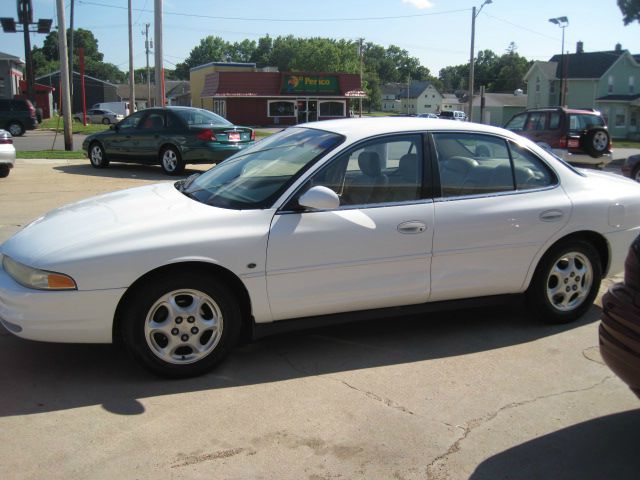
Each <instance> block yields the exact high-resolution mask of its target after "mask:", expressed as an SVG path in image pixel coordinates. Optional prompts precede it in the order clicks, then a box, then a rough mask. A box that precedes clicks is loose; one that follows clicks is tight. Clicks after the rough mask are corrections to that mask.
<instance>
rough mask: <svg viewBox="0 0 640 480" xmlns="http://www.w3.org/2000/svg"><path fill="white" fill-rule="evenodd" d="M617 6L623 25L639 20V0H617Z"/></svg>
mask: <svg viewBox="0 0 640 480" xmlns="http://www.w3.org/2000/svg"><path fill="white" fill-rule="evenodd" d="M618 7H620V11H621V12H622V20H623V21H624V24H625V25H629V24H630V23H632V22H634V21H635V22H640V0H618Z"/></svg>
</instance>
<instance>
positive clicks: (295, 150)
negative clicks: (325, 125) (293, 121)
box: [177, 128, 344, 210]
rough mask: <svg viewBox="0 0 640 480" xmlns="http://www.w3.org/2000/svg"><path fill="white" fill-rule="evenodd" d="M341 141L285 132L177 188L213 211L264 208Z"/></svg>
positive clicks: (317, 134)
mask: <svg viewBox="0 0 640 480" xmlns="http://www.w3.org/2000/svg"><path fill="white" fill-rule="evenodd" d="M343 140H344V137H342V136H341V135H338V134H335V133H331V132H325V131H322V130H315V129H310V128H289V129H287V130H283V131H282V132H279V133H276V134H275V135H272V136H271V137H268V138H266V139H264V140H262V141H260V142H258V143H256V144H255V145H254V146H252V147H250V148H248V149H247V150H243V151H242V153H239V154H236V155H234V156H233V157H231V158H228V159H227V160H225V161H224V162H222V163H220V164H218V165H216V166H215V167H213V168H212V169H211V170H208V171H207V172H205V173H203V174H202V175H200V176H199V177H197V178H195V179H193V180H192V181H190V182H188V183H185V184H182V186H181V184H180V183H178V184H177V187H178V188H181V189H182V192H183V193H184V194H185V195H187V196H189V197H191V198H193V199H194V200H197V201H199V202H202V203H205V204H207V205H211V206H214V207H221V208H232V209H237V210H245V209H257V208H268V207H269V206H271V204H272V203H273V202H274V201H275V200H276V199H277V198H278V197H279V196H280V195H281V194H282V193H283V192H284V190H285V189H286V188H287V187H288V186H289V185H290V184H291V183H292V182H293V181H294V180H295V179H296V178H298V176H299V175H300V174H301V173H302V172H304V171H305V170H306V169H307V168H309V167H310V166H311V165H313V163H314V162H315V161H316V160H318V159H319V158H321V157H323V156H324V155H326V154H327V153H328V152H330V151H331V150H333V149H334V148H335V147H336V146H337V145H339V144H340V143H342V141H343Z"/></svg>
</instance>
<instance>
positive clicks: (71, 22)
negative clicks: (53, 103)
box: [69, 0, 75, 104]
mask: <svg viewBox="0 0 640 480" xmlns="http://www.w3.org/2000/svg"><path fill="white" fill-rule="evenodd" d="M74 4H75V0H71V12H70V13H69V43H70V45H69V77H70V78H71V84H70V85H69V96H70V97H71V102H72V104H73V10H74V8H73V6H74Z"/></svg>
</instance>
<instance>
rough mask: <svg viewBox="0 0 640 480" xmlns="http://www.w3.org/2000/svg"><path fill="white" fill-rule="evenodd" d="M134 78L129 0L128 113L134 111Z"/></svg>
mask: <svg viewBox="0 0 640 480" xmlns="http://www.w3.org/2000/svg"><path fill="white" fill-rule="evenodd" d="M135 105H136V79H135V75H134V69H133V24H132V20H131V0H129V114H132V113H133V112H135V111H136V109H135Z"/></svg>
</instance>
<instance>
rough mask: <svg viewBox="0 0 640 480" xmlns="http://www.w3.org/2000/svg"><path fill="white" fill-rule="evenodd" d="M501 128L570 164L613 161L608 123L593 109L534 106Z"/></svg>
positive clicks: (603, 163) (602, 163)
mask: <svg viewBox="0 0 640 480" xmlns="http://www.w3.org/2000/svg"><path fill="white" fill-rule="evenodd" d="M504 128H506V129H507V130H511V131H512V132H516V133H518V134H520V135H522V136H523V137H526V138H528V139H530V140H533V141H534V142H536V143H537V144H539V145H540V146H542V147H544V148H546V149H548V150H551V151H552V152H553V153H555V154H556V155H557V156H558V157H560V158H562V159H563V160H565V161H567V162H570V163H577V164H586V165H594V166H599V167H602V166H604V165H606V164H607V163H609V162H610V161H611V160H612V159H611V137H610V136H609V131H608V130H607V124H606V122H605V120H604V118H603V117H602V115H601V114H600V112H598V111H596V110H586V109H585V110H578V109H571V108H560V107H557V108H535V109H531V110H527V111H525V112H522V113H519V114H517V115H514V116H513V117H512V118H511V120H509V121H508V122H507V124H506V125H505V127H504Z"/></svg>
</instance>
